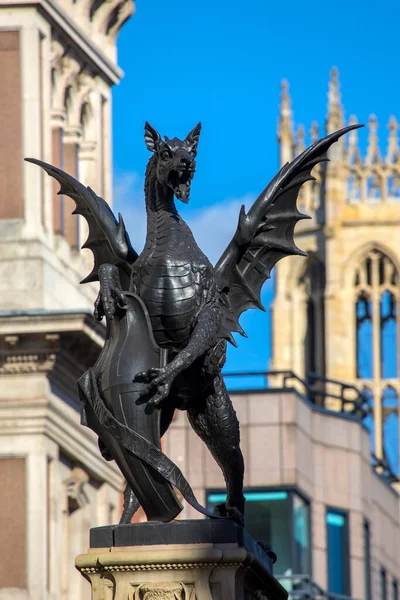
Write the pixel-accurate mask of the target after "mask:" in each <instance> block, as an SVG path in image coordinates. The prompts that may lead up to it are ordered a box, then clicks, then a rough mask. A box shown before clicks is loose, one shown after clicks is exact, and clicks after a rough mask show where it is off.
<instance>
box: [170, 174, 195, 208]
mask: <svg viewBox="0 0 400 600" xmlns="http://www.w3.org/2000/svg"><path fill="white" fill-rule="evenodd" d="M193 174H194V170H193V169H185V170H183V171H171V173H170V175H169V178H168V183H169V186H170V188H171V189H172V190H173V192H174V194H175V196H176V197H177V198H178V200H181V201H182V202H185V203H187V202H189V195H190V183H191V181H192V179H193Z"/></svg>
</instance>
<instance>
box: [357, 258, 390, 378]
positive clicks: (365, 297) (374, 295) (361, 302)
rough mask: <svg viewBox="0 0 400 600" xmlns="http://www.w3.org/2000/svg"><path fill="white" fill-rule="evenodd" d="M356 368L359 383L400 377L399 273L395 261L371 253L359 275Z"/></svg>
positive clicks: (358, 269) (362, 265)
mask: <svg viewBox="0 0 400 600" xmlns="http://www.w3.org/2000/svg"><path fill="white" fill-rule="evenodd" d="M354 286H355V290H356V305H355V311H356V367H357V378H358V379H367V380H370V379H378V380H381V379H391V378H396V377H397V376H398V374H397V362H398V361H397V326H398V323H397V308H396V307H397V302H398V300H399V292H400V290H399V273H398V271H397V269H396V266H395V265H394V263H393V261H392V260H391V259H390V258H389V257H388V256H387V255H385V254H383V253H382V252H380V251H379V250H376V249H374V250H371V251H370V252H369V253H368V255H367V256H366V257H365V259H364V260H363V262H362V263H361V264H360V265H359V267H358V268H357V269H356V272H355V278H354Z"/></svg>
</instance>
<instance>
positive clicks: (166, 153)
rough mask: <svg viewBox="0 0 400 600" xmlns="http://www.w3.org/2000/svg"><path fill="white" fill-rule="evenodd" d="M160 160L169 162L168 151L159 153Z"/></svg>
mask: <svg viewBox="0 0 400 600" xmlns="http://www.w3.org/2000/svg"><path fill="white" fill-rule="evenodd" d="M161 158H162V159H163V160H169V152H168V150H164V151H163V152H161Z"/></svg>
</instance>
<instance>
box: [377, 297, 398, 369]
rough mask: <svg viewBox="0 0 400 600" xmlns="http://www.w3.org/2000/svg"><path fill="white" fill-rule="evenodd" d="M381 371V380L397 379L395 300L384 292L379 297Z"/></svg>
mask: <svg viewBox="0 0 400 600" xmlns="http://www.w3.org/2000/svg"><path fill="white" fill-rule="evenodd" d="M380 312H381V361H382V364H381V371H382V377H383V379H393V378H395V377H397V322H396V299H395V297H394V296H393V294H391V293H390V292H388V291H386V292H384V293H383V294H382V296H381V307H380Z"/></svg>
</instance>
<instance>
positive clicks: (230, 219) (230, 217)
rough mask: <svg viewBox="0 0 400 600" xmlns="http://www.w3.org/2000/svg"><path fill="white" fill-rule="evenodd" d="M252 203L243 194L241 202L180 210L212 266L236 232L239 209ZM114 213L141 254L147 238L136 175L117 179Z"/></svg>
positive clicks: (139, 181) (144, 212) (251, 199)
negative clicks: (122, 219) (122, 221)
mask: <svg viewBox="0 0 400 600" xmlns="http://www.w3.org/2000/svg"><path fill="white" fill-rule="evenodd" d="M254 200H255V198H254V197H253V196H252V195H251V194H246V195H245V196H243V197H242V198H229V199H227V200H224V201H223V202H221V203H219V204H214V205H211V206H206V207H204V208H203V209H192V210H191V208H190V205H189V206H188V207H184V209H183V210H182V216H184V218H185V220H186V222H187V223H188V225H189V226H190V228H191V229H192V231H193V234H194V236H195V238H196V241H197V243H198V245H199V246H200V248H201V249H202V250H203V252H204V253H205V254H206V255H207V256H208V258H209V259H210V261H211V262H212V263H213V264H215V262H216V261H217V260H218V258H219V257H220V256H221V254H222V252H223V251H224V249H225V247H226V246H227V245H228V243H229V241H230V239H231V237H232V236H233V234H234V232H235V229H236V226H237V221H238V217H239V211H240V207H241V206H242V204H244V205H245V206H246V209H248V208H249V207H250V205H251V204H252V203H253V202H254ZM178 209H179V207H178ZM114 210H115V212H116V213H117V212H121V214H122V216H123V217H124V221H125V224H126V228H127V230H128V232H129V235H130V237H131V241H132V245H133V247H134V248H135V250H136V251H137V252H140V251H141V249H142V248H143V245H144V241H145V237H146V211H145V208H144V191H143V178H142V177H141V176H140V175H139V174H138V173H136V172H132V173H122V174H120V175H118V174H117V175H116V177H115V185H114ZM183 213H185V214H183Z"/></svg>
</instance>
